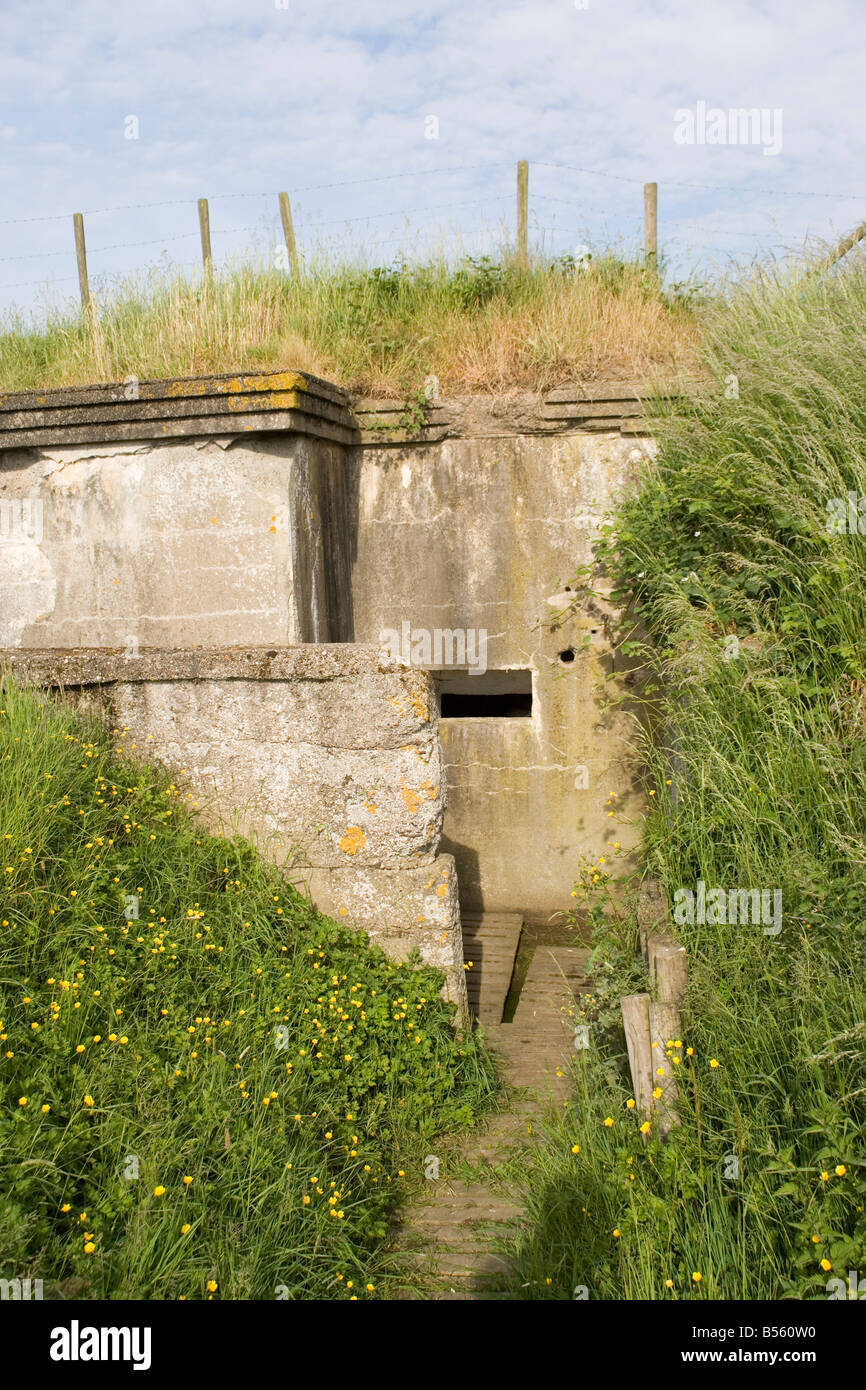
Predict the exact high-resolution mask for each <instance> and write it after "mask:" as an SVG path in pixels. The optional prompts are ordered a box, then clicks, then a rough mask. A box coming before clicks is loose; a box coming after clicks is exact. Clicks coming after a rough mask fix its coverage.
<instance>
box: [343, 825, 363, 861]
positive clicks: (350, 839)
mask: <svg viewBox="0 0 866 1390" xmlns="http://www.w3.org/2000/svg"><path fill="white" fill-rule="evenodd" d="M366 843H367V836H366V835H365V834H364V832H363V830H362V829H361V827H360V825H350V826H349V828H348V830H347V831H346V833H345V835H344V836H343V838H342V839H341V841H340V849H341V850H342V851H343V853H344V854H357V853H358V850H359V849H363V848H364V846H365V844H366Z"/></svg>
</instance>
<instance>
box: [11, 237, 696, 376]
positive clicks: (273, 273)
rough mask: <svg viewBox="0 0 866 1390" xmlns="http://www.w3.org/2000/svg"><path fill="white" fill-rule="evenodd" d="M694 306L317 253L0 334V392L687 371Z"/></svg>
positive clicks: (590, 283) (606, 272)
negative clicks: (259, 374) (141, 384)
mask: <svg viewBox="0 0 866 1390" xmlns="http://www.w3.org/2000/svg"><path fill="white" fill-rule="evenodd" d="M693 299H694V296H693V294H692V292H691V290H690V287H688V286H675V287H674V288H673V289H672V290H671V292H670V293H666V292H664V291H663V290H662V288H661V287H660V285H659V283H658V281H657V280H656V279H655V277H654V276H652V275H649V274H648V273H647V272H646V271H645V270H643V268H642V267H640V266H638V265H636V264H634V263H630V262H626V261H624V260H622V259H620V258H618V257H616V256H612V255H607V256H601V257H600V258H598V259H595V260H591V261H589V262H588V263H586V264H585V265H581V266H578V267H575V265H574V262H573V261H572V260H571V259H570V258H568V257H566V258H563V259H560V260H557V261H553V262H551V261H543V260H540V259H539V260H536V261H535V262H533V264H532V265H531V266H530V268H529V269H527V270H521V269H519V268H518V267H517V266H516V265H515V264H514V262H513V260H512V259H510V258H509V257H508V256H507V255H505V254H503V256H501V257H500V258H499V259H496V260H494V259H491V258H489V257H486V256H482V257H474V258H473V257H467V258H464V259H463V260H461V261H459V262H457V263H455V262H453V261H452V260H450V259H448V258H447V257H445V256H444V255H443V256H441V257H439V258H438V259H433V260H428V261H426V262H417V263H415V262H409V261H406V260H401V261H398V262H397V263H396V264H394V265H391V266H386V267H374V268H372V269H363V268H359V267H358V266H352V265H348V264H342V263H334V262H332V261H328V260H327V259H325V258H324V257H321V256H320V257H317V258H313V259H311V260H309V261H306V262H304V263H302V266H301V271H300V273H299V274H298V275H297V276H290V275H287V274H285V273H282V272H280V271H277V270H273V269H265V268H257V267H256V266H255V265H246V266H241V267H239V268H236V269H233V270H231V271H227V272H225V273H223V274H220V275H214V276H213V278H212V279H203V280H196V279H187V278H183V277H179V276H171V275H168V274H166V273H162V274H158V273H154V274H151V275H146V276H142V277H139V278H137V279H131V280H127V281H121V282H120V283H119V284H117V285H116V286H115V287H114V288H113V289H112V290H111V292H110V293H106V294H104V295H102V296H99V295H97V296H96V303H97V308H96V312H95V313H94V315H93V316H92V317H90V316H88V315H84V314H82V313H80V312H78V311H74V312H68V311H66V312H62V313H54V314H52V315H51V316H49V317H48V319H47V320H46V321H45V322H44V323H41V324H40V325H38V326H32V325H29V324H26V323H24V322H23V321H17V320H11V321H7V322H6V323H5V324H0V390H4V391H24V390H29V389H32V388H35V387H41V386H47V387H59V386H73V385H81V384H86V383H90V382H101V381H121V380H123V379H124V378H126V377H128V376H130V375H135V376H137V377H139V378H140V379H142V380H146V379H153V378H163V377H174V376H191V375H196V374H200V373H210V372H231V371H242V370H246V371H250V370H252V371H275V370H280V369H287V368H289V369H291V368H294V369H298V370H302V371H309V372H312V373H314V374H316V375H318V376H323V377H326V378H328V379H329V380H332V381H336V382H339V383H340V384H342V385H344V386H347V387H349V388H350V389H352V390H354V391H359V392H372V393H373V394H375V395H381V396H390V397H397V398H407V397H409V396H411V394H412V393H413V392H416V391H419V390H421V389H423V387H424V383H425V381H426V380H427V378H428V377H430V376H431V375H433V376H436V378H437V379H438V382H439V386H440V389H441V390H442V391H443V392H445V391H458V390H463V391H473V390H477V391H492V390H496V391H510V390H514V389H515V388H520V387H523V388H532V389H536V388H541V387H546V386H551V385H555V384H556V383H558V382H563V381H573V380H574V379H575V378H576V377H590V376H596V375H599V374H604V375H607V376H611V375H614V376H631V377H635V376H640V377H643V376H644V374H646V373H648V372H650V371H651V370H653V369H655V368H660V369H662V370H663V371H668V372H670V371H672V370H673V369H674V367H677V368H682V367H683V366H687V365H688V363H689V361H690V359H691V357H692V356H693V353H694V349H695V345H696V343H697V337H698V330H697V326H696V310H695V304H694V302H693Z"/></svg>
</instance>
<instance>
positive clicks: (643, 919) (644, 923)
mask: <svg viewBox="0 0 866 1390" xmlns="http://www.w3.org/2000/svg"><path fill="white" fill-rule="evenodd" d="M668 910H669V909H668V895H667V893H666V892H665V888H664V884H662V883H659V881H658V879H657V878H645V879H644V881H643V883H642V884H641V886H640V893H639V894H638V902H637V922H638V929H639V931H640V949H641V955H642V956H643V958H644V960H645V961H646V963H647V964H649V939H650V937H651V936H657V935H659V934H664V933H665V931H666V930H667V926H668Z"/></svg>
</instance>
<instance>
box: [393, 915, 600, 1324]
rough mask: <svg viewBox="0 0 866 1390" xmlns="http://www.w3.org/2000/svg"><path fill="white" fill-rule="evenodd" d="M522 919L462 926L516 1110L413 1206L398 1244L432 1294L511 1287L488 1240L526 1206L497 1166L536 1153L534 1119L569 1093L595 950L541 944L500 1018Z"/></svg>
mask: <svg viewBox="0 0 866 1390" xmlns="http://www.w3.org/2000/svg"><path fill="white" fill-rule="evenodd" d="M520 921H521V919H520V917H519V915H517V914H510V913H498V914H495V915H493V914H481V915H480V916H478V917H475V918H472V919H469V921H468V922H466V923H465V925H464V954H465V958H466V961H467V962H468V961H470V960H471V961H473V970H472V971H469V972H468V975H467V985H468V986H469V996H470V1008H472V1010H473V1012H475V1013H476V1016H477V1017H478V1018H479V1022H480V1023H481V1026H482V1027H483V1030H484V1036H485V1038H486V1040H487V1042H488V1045H489V1046H490V1049H491V1051H492V1052H493V1054H494V1055H495V1056H496V1058H497V1060H498V1062H499V1065H500V1067H501V1070H502V1074H503V1077H504V1079H505V1081H506V1082H507V1084H508V1085H509V1087H512V1088H515V1089H517V1090H518V1091H519V1092H520V1094H519V1095H518V1096H517V1097H515V1099H514V1101H513V1103H512V1108H511V1109H510V1110H508V1111H503V1112H500V1113H499V1114H498V1115H496V1116H494V1117H493V1119H491V1120H489V1121H488V1122H487V1123H486V1124H485V1126H484V1128H483V1129H482V1130H481V1131H480V1132H479V1133H477V1134H475V1135H473V1136H472V1137H471V1138H470V1139H469V1140H467V1141H466V1142H464V1144H463V1145H462V1147H461V1148H460V1150H459V1152H458V1153H457V1154H455V1155H454V1160H456V1162H453V1161H452V1162H451V1164H450V1166H452V1167H456V1166H458V1165H459V1166H460V1167H461V1168H462V1169H463V1170H464V1171H465V1165H467V1164H470V1165H472V1166H473V1167H474V1168H475V1169H476V1173H475V1174H473V1175H472V1176H471V1177H467V1178H459V1179H458V1178H457V1177H456V1176H455V1177H450V1176H449V1174H448V1173H447V1172H440V1177H439V1179H438V1180H436V1181H434V1182H430V1183H429V1184H428V1187H429V1196H428V1195H427V1194H425V1200H424V1201H423V1202H421V1203H419V1204H418V1205H417V1206H415V1207H414V1208H413V1209H412V1210H411V1211H409V1212H408V1213H407V1216H406V1220H405V1222H404V1227H403V1231H402V1240H401V1243H402V1244H403V1246H404V1248H406V1249H411V1251H412V1260H413V1262H414V1264H415V1266H416V1268H417V1269H418V1270H419V1271H420V1272H421V1273H422V1276H423V1278H424V1288H425V1291H424V1293H423V1294H421V1295H420V1296H421V1297H424V1298H426V1299H429V1300H472V1299H496V1298H497V1297H503V1296H505V1281H506V1279H507V1275H508V1270H507V1267H506V1265H505V1262H504V1260H503V1257H502V1256H501V1255H499V1254H498V1253H497V1252H496V1250H495V1249H494V1248H492V1247H493V1245H494V1244H495V1241H496V1237H497V1234H499V1235H500V1236H501V1235H502V1234H504V1233H505V1232H506V1230H507V1229H508V1228H509V1226H511V1225H512V1224H513V1223H514V1222H515V1221H516V1220H517V1219H519V1216H520V1207H519V1205H518V1204H517V1203H516V1202H515V1201H514V1199H513V1196H512V1194H511V1193H509V1192H508V1191H507V1190H504V1189H503V1186H502V1184H501V1183H500V1182H499V1181H497V1176H496V1174H497V1170H498V1169H501V1167H502V1165H503V1164H505V1163H506V1162H507V1161H508V1160H509V1159H511V1158H513V1157H515V1156H517V1155H518V1154H519V1153H520V1152H521V1151H526V1153H527V1161H528V1162H531V1142H532V1140H531V1132H532V1127H533V1120H534V1119H535V1118H536V1117H537V1115H538V1113H539V1111H540V1109H541V1107H542V1105H543V1104H544V1103H545V1102H548V1103H549V1102H550V1101H554V1102H555V1103H557V1104H560V1105H561V1104H562V1102H563V1101H564V1100H566V1099H567V1097H568V1087H569V1072H570V1062H571V1058H572V1057H573V1055H574V1018H575V999H576V998H577V996H578V995H580V994H581V993H585V992H586V991H587V990H588V988H589V985H588V982H587V980H586V978H585V974H584V971H585V967H586V961H587V957H588V954H589V953H588V951H587V950H585V949H583V948H581V947H575V946H544V945H539V946H536V948H535V952H534V954H533V956H532V959H531V961H530V964H529V970H528V972H527V975H526V979H525V981H524V984H523V987H522V989H521V992H520V997H519V1000H518V1004H517V1009H516V1012H515V1015H514V1021H513V1022H512V1023H503V1022H502V1021H501V1019H502V1013H503V1009H504V1005H505V999H506V996H507V994H508V988H509V984H510V981H511V978H512V974H513V971H514V962H515V958H516V954H517V948H518V944H519V939H520V926H519V924H520ZM515 922H516V923H517V924H518V925H517V927H516V929H515ZM478 967H480V969H479V968H478ZM476 970H477V974H476V975H475V977H474V978H473V971H476ZM488 970H489V971H490V976H489V979H485V975H486V972H487V971H488ZM506 977H507V978H506ZM442 1166H443V1168H444V1167H446V1166H449V1161H448V1160H447V1159H446V1160H445V1161H444V1162H443V1165H442ZM484 1169H488V1170H489V1171H490V1176H489V1177H487V1176H485V1175H484V1172H483V1170H484Z"/></svg>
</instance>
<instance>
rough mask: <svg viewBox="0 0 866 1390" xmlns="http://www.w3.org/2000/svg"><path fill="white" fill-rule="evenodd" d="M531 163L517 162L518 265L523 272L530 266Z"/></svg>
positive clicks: (525, 161)
mask: <svg viewBox="0 0 866 1390" xmlns="http://www.w3.org/2000/svg"><path fill="white" fill-rule="evenodd" d="M528 222H529V162H528V160H526V159H520V160H518V161H517V264H518V266H519V267H520V269H521V270H526V269H527V268H528V266H529V240H528V231H527V228H528Z"/></svg>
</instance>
